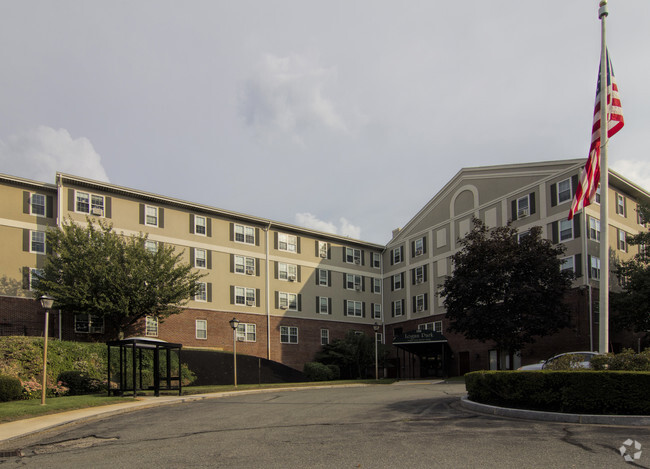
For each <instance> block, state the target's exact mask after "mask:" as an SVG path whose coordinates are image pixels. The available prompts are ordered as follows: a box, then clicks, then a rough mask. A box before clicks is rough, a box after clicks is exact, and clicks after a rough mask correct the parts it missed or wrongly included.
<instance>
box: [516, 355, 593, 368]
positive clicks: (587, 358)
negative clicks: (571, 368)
mask: <svg viewBox="0 0 650 469" xmlns="http://www.w3.org/2000/svg"><path fill="white" fill-rule="evenodd" d="M565 355H580V356H581V357H582V358H583V361H581V362H580V363H579V364H578V366H579V367H580V368H589V367H591V359H592V358H593V357H594V356H596V355H598V352H567V353H561V354H559V355H555V356H554V357H551V358H549V359H548V360H542V361H541V362H539V363H533V364H532V365H525V366H522V367H519V368H517V369H518V370H522V371H531V370H543V369H544V368H546V367H547V366H549V365H550V364H551V363H553V361H554V360H557V359H558V358H560V357H563V356H565Z"/></svg>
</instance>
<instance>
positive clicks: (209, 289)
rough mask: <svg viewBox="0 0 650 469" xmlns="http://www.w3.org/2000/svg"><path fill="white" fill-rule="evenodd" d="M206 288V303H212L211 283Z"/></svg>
mask: <svg viewBox="0 0 650 469" xmlns="http://www.w3.org/2000/svg"><path fill="white" fill-rule="evenodd" d="M206 288H207V290H208V303H212V282H208V283H207V285H206Z"/></svg>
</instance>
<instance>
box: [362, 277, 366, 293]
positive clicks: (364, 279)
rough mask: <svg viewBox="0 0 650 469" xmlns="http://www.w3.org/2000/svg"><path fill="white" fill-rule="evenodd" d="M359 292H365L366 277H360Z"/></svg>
mask: <svg viewBox="0 0 650 469" xmlns="http://www.w3.org/2000/svg"><path fill="white" fill-rule="evenodd" d="M361 291H366V277H364V276H361Z"/></svg>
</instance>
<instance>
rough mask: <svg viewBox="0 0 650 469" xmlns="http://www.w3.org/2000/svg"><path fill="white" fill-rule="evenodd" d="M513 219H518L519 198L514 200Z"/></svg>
mask: <svg viewBox="0 0 650 469" xmlns="http://www.w3.org/2000/svg"><path fill="white" fill-rule="evenodd" d="M511 206H512V221H515V220H516V219H517V200H516V199H515V200H513V201H512V204H511Z"/></svg>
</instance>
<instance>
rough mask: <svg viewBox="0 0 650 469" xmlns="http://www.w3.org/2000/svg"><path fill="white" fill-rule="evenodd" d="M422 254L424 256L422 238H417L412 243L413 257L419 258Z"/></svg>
mask: <svg viewBox="0 0 650 469" xmlns="http://www.w3.org/2000/svg"><path fill="white" fill-rule="evenodd" d="M422 254H424V238H419V239H416V240H415V241H414V242H413V255H414V256H421V255H422Z"/></svg>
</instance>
